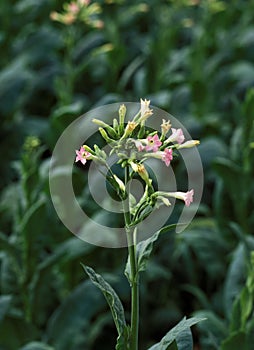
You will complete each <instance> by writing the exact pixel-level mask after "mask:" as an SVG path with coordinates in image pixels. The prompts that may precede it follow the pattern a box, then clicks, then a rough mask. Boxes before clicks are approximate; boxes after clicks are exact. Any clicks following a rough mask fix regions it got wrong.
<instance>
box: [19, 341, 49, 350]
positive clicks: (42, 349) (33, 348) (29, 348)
mask: <svg viewBox="0 0 254 350" xmlns="http://www.w3.org/2000/svg"><path fill="white" fill-rule="evenodd" d="M20 350H54V348H52V347H51V346H49V345H47V344H44V343H40V342H37V341H34V342H31V343H29V344H26V345H25V346H22V348H20Z"/></svg>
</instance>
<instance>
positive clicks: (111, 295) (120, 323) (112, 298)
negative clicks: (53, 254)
mask: <svg viewBox="0 0 254 350" xmlns="http://www.w3.org/2000/svg"><path fill="white" fill-rule="evenodd" d="M81 265H82V267H83V268H84V270H85V272H86V273H87V275H88V277H89V278H90V280H91V281H92V282H93V284H94V285H96V287H98V288H99V289H100V290H101V291H102V293H103V295H104V296H105V298H106V300H107V302H108V304H109V306H110V309H111V312H112V316H113V319H114V322H115V325H116V329H117V332H118V334H122V333H123V332H124V330H125V328H126V322H125V316H124V309H123V305H122V303H121V301H120V299H119V297H118V295H117V294H116V292H115V291H114V289H113V288H112V287H111V286H110V285H109V284H108V283H107V282H106V281H105V280H104V279H103V278H102V277H101V276H100V275H99V274H97V273H95V271H94V270H93V269H92V268H91V267H88V266H85V265H83V264H81Z"/></svg>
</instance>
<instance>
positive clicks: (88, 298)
mask: <svg viewBox="0 0 254 350" xmlns="http://www.w3.org/2000/svg"><path fill="white" fill-rule="evenodd" d="M105 304H106V303H105V300H104V298H103V296H102V294H101V293H100V291H99V290H95V289H94V286H93V285H92V283H91V282H90V281H85V282H83V283H82V284H80V285H79V286H77V287H76V288H75V289H74V290H73V291H72V292H71V293H70V295H68V297H67V298H65V299H64V300H63V302H62V303H61V304H60V305H59V307H58V308H57V309H56V310H55V311H54V313H53V314H52V315H51V317H50V318H49V320H48V323H47V330H46V334H45V337H44V341H46V342H47V343H50V344H52V346H53V347H54V348H55V349H56V350H74V349H88V346H89V344H88V342H89V335H90V333H91V328H90V327H91V322H92V319H93V318H95V317H96V315H97V314H98V313H99V312H102V310H104V308H105Z"/></svg>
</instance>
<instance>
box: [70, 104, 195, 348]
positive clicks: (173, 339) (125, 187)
mask: <svg viewBox="0 0 254 350" xmlns="http://www.w3.org/2000/svg"><path fill="white" fill-rule="evenodd" d="M149 105H150V101H147V100H145V101H143V100H142V99H141V105H140V110H139V112H138V113H137V114H136V115H135V116H134V117H133V118H132V120H130V121H128V123H126V122H125V116H126V107H125V105H122V106H120V108H119V119H118V120H117V119H114V120H113V122H112V126H111V125H109V124H106V123H105V122H104V121H102V120H98V119H93V122H94V123H96V124H97V125H98V126H99V132H100V134H101V136H102V137H103V139H104V140H105V141H106V144H107V145H108V146H109V147H110V154H109V155H112V154H114V155H116V156H117V159H118V161H117V164H118V166H119V167H121V168H122V169H123V170H124V175H123V177H122V178H120V176H119V174H118V175H117V174H116V173H115V172H114V170H113V168H112V167H111V166H110V165H109V162H108V155H107V154H106V152H105V151H104V149H102V148H100V147H98V146H97V145H94V147H93V148H91V147H89V146H87V145H83V146H81V147H80V149H79V150H76V162H81V163H82V164H84V165H85V164H86V162H87V161H88V160H93V161H94V162H95V163H97V164H99V165H102V166H103V167H104V168H105V170H106V171H105V173H104V176H105V178H106V180H107V182H108V183H109V184H110V185H111V186H112V188H113V190H114V191H115V192H116V194H117V196H118V198H119V200H120V201H121V202H122V211H123V216H124V228H125V233H126V238H127V245H128V260H127V264H126V268H125V275H126V277H127V279H128V281H129V284H130V289H131V320H130V325H129V324H127V322H126V320H125V314H124V308H123V305H122V303H121V301H120V299H119V297H118V296H117V294H116V292H115V291H114V290H113V289H112V287H111V286H110V285H109V284H108V283H107V282H106V281H105V280H104V279H103V278H102V277H101V276H100V275H99V274H97V273H95V271H94V270H93V269H92V268H91V267H88V266H85V265H83V268H84V270H85V272H86V273H87V275H88V276H89V278H90V279H91V281H92V282H93V283H94V284H95V285H96V286H97V287H98V288H99V289H100V290H101V291H102V293H103V294H104V296H105V298H106V300H107V302H108V304H109V306H110V308H111V312H112V316H113V319H114V322H115V326H116V329H117V332H118V338H117V345H116V349H117V350H120V349H125V350H126V349H130V350H138V334H139V284H140V281H139V276H140V273H141V272H142V271H144V270H145V269H146V265H147V261H148V259H149V257H150V255H151V252H152V249H153V245H154V243H155V241H156V240H157V239H158V237H159V236H160V234H162V233H164V232H167V231H169V230H171V229H173V228H174V227H175V226H176V225H168V226H165V227H163V228H162V229H160V230H158V231H157V232H155V233H154V234H153V235H152V236H151V237H149V238H148V239H146V240H143V241H142V240H141V241H139V240H140V239H138V237H139V234H140V232H139V230H140V226H139V224H140V223H141V222H143V221H144V219H145V218H147V217H148V216H149V215H150V214H151V213H152V211H153V210H154V209H156V208H158V207H160V206H161V205H165V206H170V205H171V203H170V198H177V199H180V200H183V201H184V203H185V205H186V206H189V205H190V204H191V203H192V201H193V195H194V191H193V189H191V190H189V191H187V192H180V191H177V192H166V191H157V190H156V189H155V186H154V183H153V180H152V178H151V175H150V174H149V171H148V169H147V167H146V164H145V161H146V160H147V159H150V158H155V159H159V160H160V161H162V162H164V163H165V166H167V167H168V166H169V165H170V164H171V162H172V161H173V158H174V155H175V154H176V151H177V150H179V149H182V148H190V147H194V146H196V145H197V144H199V141H197V140H189V141H185V136H184V134H183V131H182V129H180V128H179V129H175V128H171V124H170V121H169V120H167V121H166V120H163V121H162V124H161V132H160V133H158V131H154V130H152V131H151V129H149V128H147V127H146V125H145V123H146V120H147V119H148V118H149V117H151V115H152V114H153V111H152V110H151V109H150V107H149ZM169 133H170V135H168V134H169ZM136 176H137V177H138V178H139V179H140V181H142V182H143V184H144V191H143V195H142V196H141V198H140V199H137V198H136V197H135V195H134V193H132V183H131V182H132V179H133V178H134V177H136ZM138 241H139V242H138ZM201 320H202V319H201V318H190V319H186V318H184V319H183V320H182V321H181V322H180V323H179V324H177V325H176V326H175V327H174V328H173V329H171V330H170V331H169V332H168V333H167V334H166V335H165V337H164V338H163V339H162V340H161V341H160V342H159V343H158V344H155V345H154V346H152V347H151V348H150V350H156V349H157V350H159V349H160V350H168V349H184V348H185V349H186V346H187V348H188V349H191V348H192V337H191V333H190V332H189V329H190V327H191V326H192V325H194V324H196V323H197V322H199V321H201Z"/></svg>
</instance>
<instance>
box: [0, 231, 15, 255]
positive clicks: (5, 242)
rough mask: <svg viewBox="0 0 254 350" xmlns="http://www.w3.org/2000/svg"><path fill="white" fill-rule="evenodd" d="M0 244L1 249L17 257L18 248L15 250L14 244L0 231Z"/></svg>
mask: <svg viewBox="0 0 254 350" xmlns="http://www.w3.org/2000/svg"><path fill="white" fill-rule="evenodd" d="M0 244H1V249H2V250H5V251H6V252H8V253H9V254H10V255H12V256H13V257H15V258H17V256H18V250H17V248H16V246H15V245H14V244H13V243H11V242H10V241H9V239H8V237H7V236H6V235H5V234H4V233H2V232H0Z"/></svg>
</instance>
